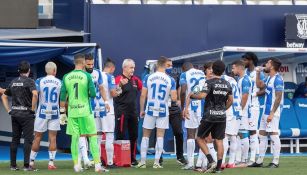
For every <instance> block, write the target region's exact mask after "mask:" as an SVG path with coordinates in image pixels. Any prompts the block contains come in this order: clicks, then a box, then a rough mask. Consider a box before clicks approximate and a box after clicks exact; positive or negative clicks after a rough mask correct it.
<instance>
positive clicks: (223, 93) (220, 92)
mask: <svg viewBox="0 0 307 175" xmlns="http://www.w3.org/2000/svg"><path fill="white" fill-rule="evenodd" d="M213 94H214V95H227V92H226V91H221V90H217V91H216V90H213Z"/></svg>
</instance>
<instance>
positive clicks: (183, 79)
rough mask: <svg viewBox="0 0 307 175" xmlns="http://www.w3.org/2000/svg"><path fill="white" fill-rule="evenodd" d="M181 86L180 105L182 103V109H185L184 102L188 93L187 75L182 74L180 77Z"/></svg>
mask: <svg viewBox="0 0 307 175" xmlns="http://www.w3.org/2000/svg"><path fill="white" fill-rule="evenodd" d="M179 85H180V96H179V97H180V103H181V109H183V108H184V102H185V99H186V91H187V87H188V86H187V80H186V73H185V72H184V73H182V74H181V75H180V79H179Z"/></svg>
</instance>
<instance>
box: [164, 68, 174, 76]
mask: <svg viewBox="0 0 307 175" xmlns="http://www.w3.org/2000/svg"><path fill="white" fill-rule="evenodd" d="M172 70H173V68H172V67H170V68H167V69H165V72H166V73H167V74H171V73H172Z"/></svg>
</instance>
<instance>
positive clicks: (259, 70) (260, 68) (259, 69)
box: [255, 66, 265, 72]
mask: <svg viewBox="0 0 307 175" xmlns="http://www.w3.org/2000/svg"><path fill="white" fill-rule="evenodd" d="M264 68H265V67H262V66H257V67H256V68H255V70H256V71H258V72H261V71H263V70H264Z"/></svg>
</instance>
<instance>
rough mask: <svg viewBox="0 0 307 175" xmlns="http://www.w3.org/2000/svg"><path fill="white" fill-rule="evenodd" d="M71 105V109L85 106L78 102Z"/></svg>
mask: <svg viewBox="0 0 307 175" xmlns="http://www.w3.org/2000/svg"><path fill="white" fill-rule="evenodd" d="M70 107H71V109H80V108H84V107H85V106H84V105H80V104H77V105H70Z"/></svg>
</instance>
